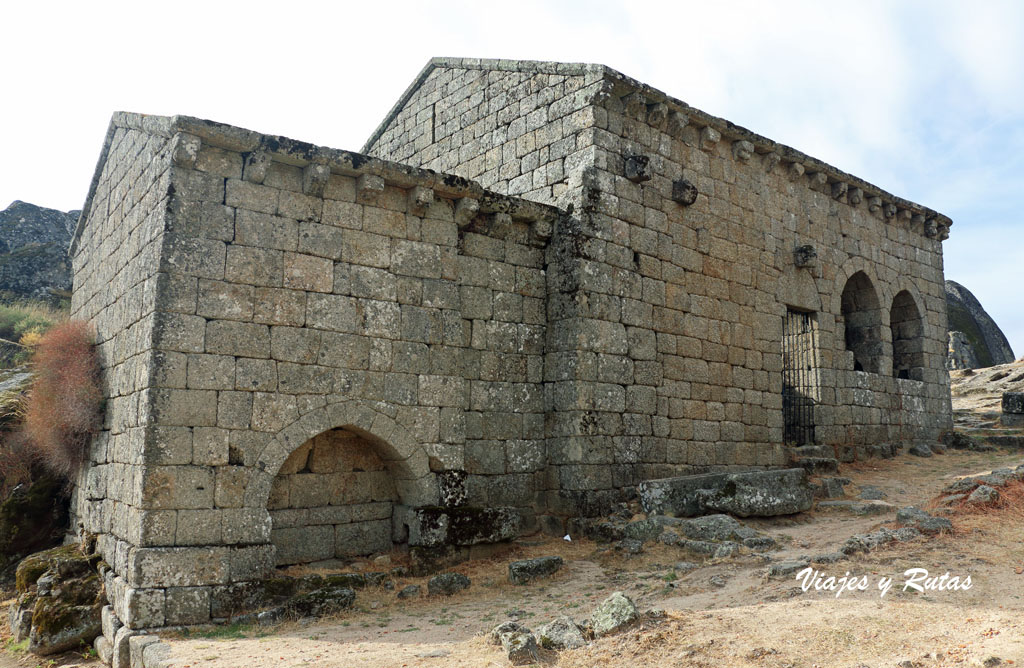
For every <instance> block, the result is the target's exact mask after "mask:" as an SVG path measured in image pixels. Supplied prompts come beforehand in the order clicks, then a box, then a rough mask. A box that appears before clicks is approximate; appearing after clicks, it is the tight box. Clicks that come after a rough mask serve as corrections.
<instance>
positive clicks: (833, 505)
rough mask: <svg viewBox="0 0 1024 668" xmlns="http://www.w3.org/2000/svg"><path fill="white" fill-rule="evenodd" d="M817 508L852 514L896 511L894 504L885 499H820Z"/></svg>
mask: <svg viewBox="0 0 1024 668" xmlns="http://www.w3.org/2000/svg"><path fill="white" fill-rule="evenodd" d="M817 508H818V510H824V511H829V510H832V511H841V512H847V513H850V514H852V515H885V514H887V513H893V512H896V506H894V505H892V504H891V503H886V502H885V501H820V502H818V505H817Z"/></svg>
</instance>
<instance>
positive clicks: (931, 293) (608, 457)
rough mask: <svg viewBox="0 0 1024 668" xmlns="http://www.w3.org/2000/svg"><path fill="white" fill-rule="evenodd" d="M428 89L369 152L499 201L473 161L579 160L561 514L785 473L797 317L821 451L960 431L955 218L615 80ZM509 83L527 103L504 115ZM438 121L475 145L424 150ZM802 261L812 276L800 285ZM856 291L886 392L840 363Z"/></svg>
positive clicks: (555, 275) (565, 71)
mask: <svg viewBox="0 0 1024 668" xmlns="http://www.w3.org/2000/svg"><path fill="white" fill-rule="evenodd" d="M563 77H568V80H573V78H574V77H575V78H576V79H575V80H576V81H580V82H581V83H579V84H575V85H576V86H578V88H577V94H576V95H574V97H573V98H572V100H573V102H572V103H570V102H569V100H568V98H560V97H559V96H560V92H561V90H562V88H560V87H561V86H564V81H565V80H564V79H563ZM421 80H422V83H421V85H420V86H419V87H418V88H413V89H410V91H409V92H408V93H407V94H406V97H405V98H403V101H402V102H400V104H399V105H398V106H397V107H396V109H395V110H394V111H393V112H392V117H391V118H390V119H389V121H386V122H385V123H384V124H382V126H381V128H380V129H379V130H378V131H377V133H375V135H374V137H373V138H371V140H370V141H369V142H368V143H367V150H368V151H370V152H372V153H374V154H375V155H380V156H382V157H387V158H399V157H400V158H401V159H404V160H411V161H413V162H414V163H415V162H417V161H420V164H429V165H432V166H433V165H440V164H443V166H444V169H446V170H450V171H452V172H454V173H457V174H460V175H465V176H470V175H473V176H474V177H475V178H480V179H482V180H483V182H484V183H485V185H495V186H496V187H505V185H504V182H503V181H502V180H501V179H500V173H499V175H498V176H495V175H494V173H493V172H489V171H487V170H483V171H481V167H480V156H481V155H484V156H486V155H490V154H494V155H496V153H494V151H496V149H497V148H499V147H501V148H502V149H503V150H508V149H509V147H510V146H517V145H518V144H517V143H516V142H519V141H520V140H521V139H522V137H523V136H524V135H523V134H521V133H522V132H524V131H525V132H526V133H527V135H529V133H534V134H533V136H534V137H536V136H544V137H546V136H548V135H549V134H550V133H561V134H560V135H559V136H560V137H562V140H569V139H568V138H571V142H572V147H573V149H574V153H573V155H574V156H576V157H575V158H574V159H573V161H572V162H571V163H569V162H567V161H562V162H561V163H560V164H558V165H557V166H555V169H556V170H557V169H561V174H562V176H563V178H564V179H565V180H566V183H567V184H570V188H569V190H568V191H566V192H565V193H564V194H562V195H560V196H559V198H558V200H557V201H558V203H559V204H560V205H561V206H564V207H566V208H570V207H571V210H572V211H573V216H572V218H571V219H570V220H567V221H565V224H563V225H561V226H560V227H559V230H558V234H556V236H555V238H554V239H553V240H552V244H551V245H550V246H549V249H548V297H549V305H548V316H549V317H548V362H547V368H548V377H549V380H551V381H552V383H551V384H550V387H551V388H552V392H551V393H550V396H551V397H552V404H551V407H552V410H553V414H552V415H551V417H550V419H549V429H548V448H547V450H548V462H549V464H550V465H552V468H551V469H550V470H551V471H552V472H555V471H557V473H558V480H557V482H556V481H551V482H550V484H549V489H550V490H551V493H550V495H549V498H548V501H547V507H548V509H549V510H551V511H554V512H557V513H566V514H572V513H579V512H584V513H590V512H601V511H602V510H604V509H607V507H608V505H609V504H610V502H611V501H612V500H614V499H615V497H616V495H617V490H618V489H621V488H622V487H624V486H628V485H632V484H635V483H636V482H638V481H639V480H643V479H648V478H652V477H659V476H664V475H671V474H677V473H685V472H699V471H708V470H716V469H720V468H737V467H743V468H749V467H763V466H778V465H782V464H785V463H786V459H787V453H786V451H785V449H784V448H783V432H784V428H783V427H784V417H783V405H782V404H783V402H782V390H783V363H784V357H783V351H782V324H783V320H784V318H785V316H786V313H787V311H789V310H797V311H806V312H812V313H813V314H814V316H813V322H814V329H815V335H816V339H817V350H816V351H815V354H814V363H813V365H814V378H815V380H816V383H817V387H816V388H815V390H814V396H815V398H816V401H817V406H816V407H815V410H814V421H815V435H816V440H815V442H816V443H819V444H824V445H831V446H834V447H835V449H836V454H837V456H839V457H841V458H843V459H850V458H852V457H855V456H858V455H859V456H864V455H865V454H866V453H867V449H866V446H868V445H878V444H881V443H895V444H899V443H907V442H912V441H916V440H928V439H933V438H935V437H936V436H938V434H939V433H941V432H942V431H943V430H945V429H947V428H949V426H950V418H949V404H948V402H949V400H948V378H947V377H946V375H945V374H944V373H943V372H942V368H941V365H940V364H939V360H940V356H941V351H942V350H944V344H943V343H942V337H941V333H942V332H943V331H944V327H945V312H944V309H943V306H942V304H941V294H942V292H941V285H942V258H941V240H942V239H943V238H945V234H946V233H945V230H946V229H948V226H949V221H948V219H946V218H944V217H942V216H939V215H937V214H936V213H935V212H933V211H930V210H927V209H924V208H923V207H920V206H919V205H915V204H913V203H910V202H907V201H905V200H900V199H899V198H896V197H893V196H892V195H889V194H888V193H885V192H884V191H881V190H879V189H878V188H876V187H875V186H871V185H870V184H867V183H864V182H862V181H860V180H858V179H856V178H855V177H852V176H849V175H847V174H844V173H842V172H840V171H838V170H836V169H835V168H832V167H830V166H828V165H824V164H823V163H820V162H819V161H816V160H814V159H813V158H810V157H809V156H806V155H803V154H801V153H799V152H797V151H794V150H793V149H790V148H788V147H785V146H781V145H778V144H776V143H774V142H771V141H770V140H767V139H765V138H764V137H759V136H757V135H754V134H753V133H750V132H749V131H746V130H744V129H742V128H737V127H735V126H732V125H731V124H729V123H728V122H726V121H723V120H721V119H716V118H714V117H711V116H709V115H707V114H704V113H703V112H700V111H699V110H696V109H693V108H691V107H688V106H687V105H686V104H685V103H682V102H680V101H678V100H674V99H673V98H670V97H668V96H666V95H664V94H663V93H660V92H659V91H656V90H654V89H651V88H649V87H647V86H644V85H643V84H640V83H639V82H636V81H633V80H630V79H628V78H626V77H623V76H622V75H620V74H618V73H617V72H614V71H611V70H607V69H605V68H600V67H594V66H571V65H559V64H553V63H520V62H514V61H479V60H470V59H465V60H446V59H438V60H435V61H432V64H431V65H430V66H428V69H427V70H426V71H425V74H424V75H422V77H421ZM523 81H529V82H531V84H532V87H525V86H522V85H521V84H520V82H523ZM545 82H549V83H551V85H552V86H553V90H551V91H547V90H545V88H544V85H545ZM509 85H520V86H521V87H520V88H519V89H518V90H519V91H520V93H521V94H523V95H525V96H526V97H523V98H521V99H520V101H519V105H518V106H511V107H509V106H508V105H506V106H504V107H502V106H501V105H502V104H504V98H502V97H501V95H502V93H503V92H504V91H505V90H506V89H508V87H509ZM554 99H562V100H563V101H564V102H565V103H566V104H569V105H570V106H569V108H568V109H566V107H565V106H562V107H559V109H560V111H559V112H557V113H556V112H555V111H554V110H553V109H554V107H553V106H552V107H549V110H548V111H547V112H546V113H547V121H546V123H547V125H544V124H540V125H538V123H540V121H541V119H542V118H544V116H543V115H541V114H539V113H537V112H536V110H537V109H539V108H541V107H542V106H543V105H542V101H546V100H554ZM441 100H444V102H440V101H441ZM490 100H497V102H495V103H494V104H493V105H492V104H490V103H489V101H490ZM495 107H497V109H498V111H497V113H492V112H494V108H495ZM438 108H441V109H443V110H444V112H445V113H446V114H447V115H448V116H449V117H460V118H468V119H473V120H474V121H475V122H476V125H474V126H473V127H474V128H476V130H474V132H472V133H469V134H467V133H465V132H464V133H463V134H462V135H459V134H452V133H446V132H442V133H440V134H438V133H436V132H435V135H434V136H435V139H436V141H435V142H434V143H431V142H430V141H428V134H427V133H425V132H424V133H419V132H418V131H417V129H416V127H417V126H416V125H415V123H411V120H412V119H413V118H415V119H416V120H417V121H418V122H420V123H423V124H428V123H429V121H430V118H431V117H432V116H431V114H432V113H433V114H436V113H437V109H438ZM431 109H433V110H434V111H433V112H431V111H430V110H431ZM565 111H569V113H568V115H563V112H565ZM530 114H534V116H533V118H534V120H533V123H532V124H531V123H530V122H529V121H528V120H527V118H528V117H529V116H530ZM464 115H468V116H464ZM569 119H572V122H571V123H572V124H571V125H570V126H569V127H568V128H567V122H568V121H569ZM421 127H426V125H423V126H421ZM523 141H527V142H528V141H531V139H529V138H527V139H524V140H523ZM532 141H534V142H535V143H536V142H537V140H536V139H533V140H532ZM460 142H461V143H460ZM551 155H552V154H551V152H550V151H549V152H548V154H547V157H548V158H549V159H551ZM485 164H486V163H485ZM519 164H520V166H521V165H522V164H523V163H519ZM529 166H530V167H531V170H532V172H531V173H533V174H546V173H547V166H546V165H545V164H536V165H535V164H533V163H530V165H529ZM492 180H493V181H494V183H492ZM522 192H523V195H524V196H525V197H527V198H537V199H538V200H540V201H550V200H549V199H548V198H549V197H551V195H550V194H549V193H547V192H546V191H543V190H524V191H522ZM691 198H692V199H691ZM802 246H810V247H812V248H813V249H814V250H813V251H812V253H811V254H812V255H813V254H814V253H816V254H817V257H816V258H812V259H811V260H810V261H809V262H805V261H800V265H799V266H798V258H797V254H796V251H797V249H798V248H800V247H802ZM858 271H860V272H863V273H864V275H865V276H867V277H868V281H869V282H870V284H871V286H872V287H871V289H872V290H874V291H875V292H877V300H878V303H879V308H878V309H877V312H876V313H875V314H874V315H875V317H876V318H877V319H878V324H877V326H876V327H875V328H874V331H875V334H876V336H877V338H878V341H877V343H875V344H873V345H874V346H875V347H876V348H877V357H878V359H877V360H875V362H876V364H877V365H878V366H877V368H878V370H879V372H878V373H867V372H861V371H854V370H853V369H854V361H853V355H852V353H850V352H849V351H848V350H846V343H845V339H846V337H845V332H844V330H845V325H844V320H843V317H842V304H841V303H840V300H839V296H840V295H841V294H842V292H843V289H844V286H845V282H846V281H847V280H848V279H850V277H851V276H853V275H854V274H855V273H857V272H858ZM899 293H903V294H904V295H911V296H912V299H913V301H914V304H915V306H916V308H917V310H918V312H919V313H920V314H921V315H922V316H923V320H922V323H921V326H920V328H919V330H920V332H921V334H920V338H919V340H918V341H915V342H913V343H912V344H909V345H911V346H913V347H914V348H915V349H920V352H921V355H920V356H919V358H918V359H923V366H922V367H920V368H917V369H915V371H914V375H913V376H910V379H907V380H903V379H897V378H893V375H894V374H893V372H892V369H893V367H892V356H893V351H892V334H891V328H890V327H889V324H890V323H889V320H890V312H891V306H892V304H893V301H894V299H895V297H896V295H897V294H899ZM857 315H858V314H851V316H853V317H856V316H857ZM897 317H899V316H897ZM900 328H901V329H905V328H904V327H903V326H902V325H901V326H900ZM915 378H916V380H913V379H915Z"/></svg>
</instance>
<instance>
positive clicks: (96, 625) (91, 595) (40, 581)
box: [10, 544, 105, 656]
mask: <svg viewBox="0 0 1024 668" xmlns="http://www.w3.org/2000/svg"><path fill="white" fill-rule="evenodd" d="M98 561H99V557H98V556H96V555H92V556H88V555H84V554H82V553H81V551H80V550H79V549H78V545H74V544H72V545H66V546H63V547H58V548H54V549H51V550H47V551H45V552H39V553H37V554H33V555H31V556H29V557H27V558H26V559H24V560H23V561H22V562H21V563H20V564H19V565H18V573H17V578H16V580H17V587H18V592H19V594H20V595H19V597H18V600H17V601H16V602H15V603H14V604H13V607H12V609H11V615H10V622H11V631H12V635H16V636H17V637H24V636H25V632H26V626H28V629H27V631H28V634H27V635H28V639H29V645H28V648H29V651H31V652H33V653H34V654H39V655H43V656H45V655H49V654H56V653H58V652H64V651H66V650H69V649H72V648H74V647H78V646H80V645H81V644H83V643H85V644H91V643H92V641H93V640H94V639H95V638H96V636H98V635H100V633H102V631H103V626H102V612H101V611H102V609H103V606H104V603H105V597H104V592H103V583H102V581H101V579H100V576H99V573H98V572H97V570H96V564H97V562H98ZM29 611H31V617H29V616H28V615H29Z"/></svg>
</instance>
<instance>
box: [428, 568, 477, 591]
mask: <svg viewBox="0 0 1024 668" xmlns="http://www.w3.org/2000/svg"><path fill="white" fill-rule="evenodd" d="M470 584H471V582H470V580H469V578H467V577H466V576H465V575H463V574H462V573H441V574H439V575H435V576H434V577H432V578H430V580H428V581H427V593H428V594H430V595H431V596H451V595H452V594H456V593H458V592H460V591H462V590H463V589H468V588H469V586H470Z"/></svg>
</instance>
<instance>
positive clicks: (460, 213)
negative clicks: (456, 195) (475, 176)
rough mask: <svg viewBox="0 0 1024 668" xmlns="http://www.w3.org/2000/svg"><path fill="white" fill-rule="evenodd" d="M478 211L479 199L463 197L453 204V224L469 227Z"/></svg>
mask: <svg viewBox="0 0 1024 668" xmlns="http://www.w3.org/2000/svg"><path fill="white" fill-rule="evenodd" d="M479 212H480V200H478V199H473V198H472V197H463V198H462V199H460V200H459V201H458V203H457V204H456V205H455V224H456V225H457V226H458V227H459V229H460V230H461V229H464V228H466V227H469V224H470V223H472V222H473V219H474V218H475V217H476V215H477V213H479Z"/></svg>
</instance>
